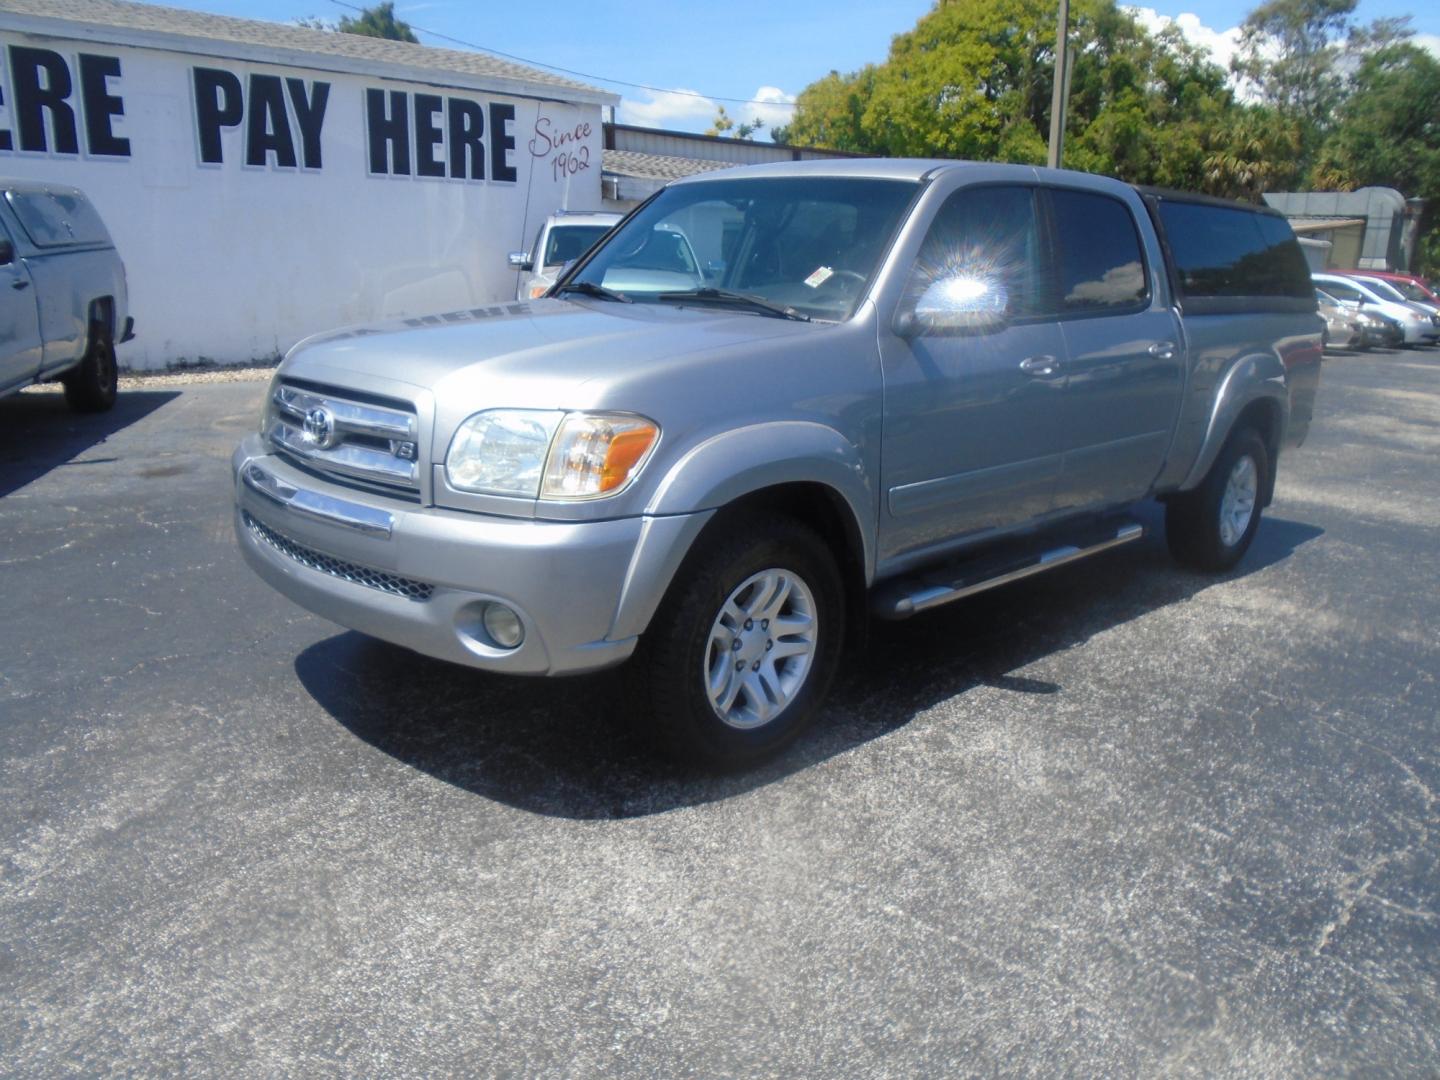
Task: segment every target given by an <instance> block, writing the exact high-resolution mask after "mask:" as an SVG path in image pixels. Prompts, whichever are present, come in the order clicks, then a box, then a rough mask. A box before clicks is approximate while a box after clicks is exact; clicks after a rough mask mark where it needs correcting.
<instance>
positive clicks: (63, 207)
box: [5, 191, 110, 248]
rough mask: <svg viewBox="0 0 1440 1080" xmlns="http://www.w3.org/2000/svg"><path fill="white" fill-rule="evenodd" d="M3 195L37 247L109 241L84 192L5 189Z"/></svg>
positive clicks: (106, 242) (103, 225) (98, 216)
mask: <svg viewBox="0 0 1440 1080" xmlns="http://www.w3.org/2000/svg"><path fill="white" fill-rule="evenodd" d="M5 199H6V201H7V202H9V204H10V207H11V209H12V210H14V211H15V216H16V217H17V218H19V219H20V225H21V227H22V228H24V230H25V234H26V235H27V236H28V237H29V238H30V242H31V243H33V244H34V245H35V246H36V247H39V248H57V247H73V246H78V245H82V244H109V243H110V234H109V233H107V232H106V231H105V224H104V222H102V221H101V220H100V215H99V214H97V213H96V212H95V208H94V207H93V206H91V205H90V203H89V200H87V199H86V198H85V197H84V196H83V195H80V194H78V193H75V192H68V191H56V192H49V191H7V192H6V193H5Z"/></svg>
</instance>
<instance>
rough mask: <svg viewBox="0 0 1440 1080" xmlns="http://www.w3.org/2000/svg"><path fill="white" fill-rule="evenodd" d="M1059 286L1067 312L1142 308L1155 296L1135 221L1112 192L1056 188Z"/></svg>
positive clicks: (1052, 203)
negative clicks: (1108, 193) (1107, 193)
mask: <svg viewBox="0 0 1440 1080" xmlns="http://www.w3.org/2000/svg"><path fill="white" fill-rule="evenodd" d="M1049 196H1050V206H1051V209H1052V213H1053V217H1054V223H1055V246H1056V273H1057V275H1058V278H1059V280H1058V281H1057V283H1056V285H1057V290H1056V297H1055V302H1056V306H1057V307H1058V309H1059V311H1060V313H1061V314H1062V315H1084V314H1113V313H1116V312H1118V311H1123V310H1131V311H1133V310H1137V309H1138V308H1142V307H1144V306H1145V304H1146V302H1147V301H1148V300H1149V298H1150V287H1149V282H1148V280H1147V278H1148V275H1147V274H1146V272H1145V256H1144V253H1143V251H1142V249H1141V247H1140V234H1139V233H1138V232H1136V230H1135V219H1134V218H1133V217H1132V216H1131V214H1130V211H1129V210H1128V209H1127V208H1126V206H1125V204H1124V203H1122V202H1120V201H1119V200H1118V199H1112V198H1110V197H1109V196H1108V195H1098V194H1095V193H1093V192H1089V191H1073V190H1069V189H1065V188H1054V189H1051V190H1050V192H1049Z"/></svg>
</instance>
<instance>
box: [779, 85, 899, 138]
mask: <svg viewBox="0 0 1440 1080" xmlns="http://www.w3.org/2000/svg"><path fill="white" fill-rule="evenodd" d="M876 70H877V69H876V67H875V65H873V64H867V65H866V66H865V67H864V68H862V69H861V70H859V71H857V72H854V73H853V74H850V75H841V74H840V73H839V72H838V71H831V72H830V74H828V75H826V76H825V77H824V78H822V79H819V80H817V81H816V82H813V83H811V84H810V85H809V86H807V87H806V88H805V89H804V90H802V91H801V92H800V96H799V98H798V99H797V101H796V103H795V115H794V118H793V119H792V120H791V121H790V124H789V126H788V127H787V128H786V135H787V136H788V138H786V139H785V140H783V141H785V142H789V143H791V144H792V145H795V146H824V147H829V148H830V149H832V150H851V151H854V152H856V153H862V154H872V153H880V152H881V148H880V147H879V146H878V145H877V144H876V143H875V141H874V140H873V139H871V138H870V135H869V133H868V132H867V131H866V130H865V128H864V125H863V124H862V123H861V120H862V117H863V116H864V113H865V107H866V105H867V104H868V103H869V101H870V97H871V95H872V94H873V93H874V92H875V72H876Z"/></svg>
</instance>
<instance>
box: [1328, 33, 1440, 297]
mask: <svg viewBox="0 0 1440 1080" xmlns="http://www.w3.org/2000/svg"><path fill="white" fill-rule="evenodd" d="M1313 179H1314V180H1315V181H1316V186H1320V187H1324V188H1327V189H1329V190H1332V191H1333V190H1340V191H1347V190H1351V189H1353V188H1357V187H1364V186H1367V185H1378V186H1383V187H1393V188H1397V189H1399V190H1400V191H1401V192H1402V193H1403V194H1405V195H1407V196H1410V197H1419V198H1423V199H1425V200H1426V202H1425V208H1424V210H1423V212H1422V213H1421V217H1420V222H1419V238H1420V250H1421V253H1422V260H1423V261H1424V263H1425V270H1424V272H1426V273H1437V272H1440V235H1437V229H1436V227H1435V226H1436V225H1437V223H1440V62H1437V61H1436V60H1435V58H1434V57H1433V56H1431V55H1430V54H1429V53H1427V52H1425V51H1424V50H1423V49H1419V48H1417V47H1415V46H1414V45H1411V44H1408V43H1405V42H1403V41H1402V42H1400V43H1391V44H1389V45H1385V46H1383V47H1381V48H1378V49H1374V50H1372V51H1370V52H1367V53H1366V54H1364V56H1363V58H1362V59H1361V60H1360V63H1359V66H1358V67H1357V68H1356V71H1355V74H1354V76H1353V77H1352V79H1351V86H1350V92H1349V94H1348V96H1347V97H1346V99H1345V101H1344V102H1343V103H1342V104H1341V105H1340V107H1339V109H1338V110H1337V112H1336V117H1335V122H1334V125H1333V127H1332V129H1331V131H1330V134H1329V136H1328V137H1327V138H1326V140H1325V143H1324V145H1323V146H1322V147H1321V149H1320V153H1319V157H1318V159H1317V161H1316V163H1315V168H1314V177H1313Z"/></svg>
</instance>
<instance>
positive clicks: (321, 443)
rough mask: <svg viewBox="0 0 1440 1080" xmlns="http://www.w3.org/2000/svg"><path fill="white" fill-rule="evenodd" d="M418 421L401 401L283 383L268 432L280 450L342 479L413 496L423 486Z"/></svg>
mask: <svg viewBox="0 0 1440 1080" xmlns="http://www.w3.org/2000/svg"><path fill="white" fill-rule="evenodd" d="M418 432H419V425H418V423H417V421H416V418H415V411H414V409H412V408H410V407H408V406H406V405H405V404H404V403H402V402H395V403H393V404H380V403H378V402H376V401H373V400H371V401H362V400H357V397H355V396H350V395H347V394H346V393H345V392H344V391H340V390H331V389H329V388H327V387H318V386H310V385H308V384H305V385H300V384H295V383H281V384H280V385H279V386H278V387H276V389H275V393H274V394H273V395H272V396H271V399H270V412H269V420H268V422H267V424H266V434H267V435H268V436H269V439H270V442H271V444H272V445H273V446H274V447H275V449H276V450H278V451H280V452H281V453H283V454H286V455H288V456H290V457H291V458H293V459H294V460H296V461H297V462H299V463H300V464H303V465H307V466H309V467H310V468H311V469H314V470H317V471H319V472H321V473H324V474H327V475H329V476H330V477H332V478H334V479H337V480H340V481H342V482H343V481H347V480H349V481H356V482H359V483H361V484H366V485H379V486H380V487H383V488H392V489H399V490H401V491H405V492H407V493H411V494H414V493H415V492H418V491H419V489H420V463H419V460H418V458H419V449H418V448H419V442H418Z"/></svg>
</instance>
